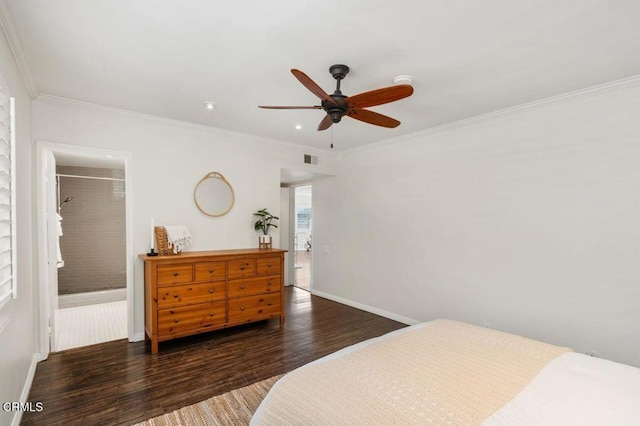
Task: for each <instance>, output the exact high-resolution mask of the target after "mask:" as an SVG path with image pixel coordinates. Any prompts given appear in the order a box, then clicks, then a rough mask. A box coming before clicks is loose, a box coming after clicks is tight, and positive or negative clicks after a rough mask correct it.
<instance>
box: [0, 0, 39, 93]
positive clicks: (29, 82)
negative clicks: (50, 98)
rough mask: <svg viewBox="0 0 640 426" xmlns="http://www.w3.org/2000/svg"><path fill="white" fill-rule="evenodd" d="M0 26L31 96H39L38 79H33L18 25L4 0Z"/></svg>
mask: <svg viewBox="0 0 640 426" xmlns="http://www.w3.org/2000/svg"><path fill="white" fill-rule="evenodd" d="M0 27H2V32H3V33H4V36H5V38H6V39H7V43H8V44H9V48H10V49H11V53H12V54H13V58H14V59H15V60H16V64H17V65H18V70H20V74H21V75H22V79H23V80H24V84H25V85H26V86H27V91H28V92H29V96H30V97H31V99H35V98H36V97H37V96H38V86H37V85H36V81H35V80H34V79H33V74H31V68H30V67H29V62H28V61H27V57H26V56H25V54H24V51H23V50H22V45H21V44H20V39H19V38H18V33H17V32H16V27H15V26H14V25H13V19H12V18H11V13H9V9H8V8H7V5H6V3H5V2H4V0H0Z"/></svg>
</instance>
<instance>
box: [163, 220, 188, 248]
mask: <svg viewBox="0 0 640 426" xmlns="http://www.w3.org/2000/svg"><path fill="white" fill-rule="evenodd" d="M164 229H165V231H167V242H168V243H169V244H171V245H173V252H174V253H179V252H181V251H182V249H183V248H184V247H185V246H188V245H189V244H191V234H190V233H189V229H188V228H187V227H186V226H165V227H164Z"/></svg>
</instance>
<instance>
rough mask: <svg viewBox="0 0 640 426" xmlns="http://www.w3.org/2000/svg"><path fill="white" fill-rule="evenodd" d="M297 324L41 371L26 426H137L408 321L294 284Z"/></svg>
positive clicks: (82, 354) (93, 350) (122, 347)
mask: <svg viewBox="0 0 640 426" xmlns="http://www.w3.org/2000/svg"><path fill="white" fill-rule="evenodd" d="M286 292H287V293H286V312H287V318H286V321H285V325H284V327H283V328H280V327H279V321H278V320H277V319H274V320H270V321H262V322H258V323H254V324H248V325H244V326H240V327H234V328H230V329H226V330H219V331H214V332H210V333H205V334H201V335H198V336H192V337H187V338H183V339H177V340H173V341H169V342H165V343H161V344H160V352H159V353H158V354H157V355H151V353H150V344H149V343H148V342H137V343H128V342H127V341H126V340H116V341H113V342H108V343H101V344H98V345H93V346H86V347H83V348H77V349H71V350H68V351H63V352H58V353H53V354H51V355H49V358H48V359H47V360H46V361H43V362H41V363H39V364H38V367H37V370H36V374H35V378H34V381H33V385H32V387H31V392H30V394H29V401H31V402H37V401H41V402H42V403H43V405H44V410H43V411H42V412H40V413H28V412H27V413H24V416H23V418H22V424H23V425H47V426H48V425H65V426H70V425H130V424H133V423H136V422H139V421H142V420H145V419H147V418H150V417H154V416H158V415H160V414H163V413H167V412H170V411H173V410H175V409H178V408H180V407H183V406H185V405H189V404H194V403H196V402H199V401H203V400H205V399H207V398H210V397H212V396H215V395H219V394H221V393H224V392H228V391H230V390H232V389H236V388H239V387H242V386H245V385H248V384H251V383H254V382H257V381H259V380H263V379H266V378H268V377H271V376H274V375H276V374H282V373H286V372H289V371H291V370H293V369H295V368H297V367H299V366H301V365H304V364H306V363H308V362H310V361H313V360H315V359H318V358H320V357H322V356H324V355H327V354H329V353H332V352H335V351H336V350H338V349H341V348H344V347H346V346H349V345H351V344H354V343H357V342H360V341H362V340H365V339H369V338H371V337H376V336H380V335H382V334H384V333H387V332H389V331H392V330H396V329H398V328H402V327H404V324H401V323H398V322H395V321H392V320H389V319H387V318H383V317H379V316H377V315H373V314H370V313H368V312H364V311H360V310H358V309H354V308H351V307H348V306H345V305H341V304H339V303H335V302H332V301H329V300H326V299H322V298H320V297H316V296H310V295H309V293H307V292H306V291H303V290H300V289H297V288H293V287H287V289H286Z"/></svg>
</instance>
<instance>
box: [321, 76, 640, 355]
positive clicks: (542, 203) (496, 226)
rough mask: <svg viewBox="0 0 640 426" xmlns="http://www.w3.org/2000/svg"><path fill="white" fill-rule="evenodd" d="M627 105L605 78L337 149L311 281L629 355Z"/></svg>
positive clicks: (639, 273) (637, 266) (639, 131)
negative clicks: (510, 107)
mask: <svg viewBox="0 0 640 426" xmlns="http://www.w3.org/2000/svg"><path fill="white" fill-rule="evenodd" d="M638 117H640V87H631V88H624V89H623V88H618V89H617V90H614V91H609V92H606V93H600V94H597V95H591V96H588V97H583V98H581V99H573V100H569V99H565V100H564V101H560V102H553V103H547V104H544V105H539V106H537V107H535V108H528V109H523V110H520V111H519V112H513V113H510V114H503V115H501V116H499V117H494V118H492V119H484V120H479V121H476V122H475V123H474V124H468V125H466V126H464V127H462V126H460V127H457V128H450V129H449V130H443V131H439V132H431V133H428V132H425V133H421V134H416V135H413V136H412V137H407V138H404V139H402V140H397V141H388V142H387V143H383V144H379V145H376V146H372V147H368V148H365V149H358V150H353V151H348V152H345V153H342V154H340V155H339V158H338V177H337V180H338V181H339V185H338V186H337V188H338V195H337V200H336V201H335V203H336V204H335V205H336V209H337V210H338V211H337V212H336V213H335V215H337V216H338V219H337V221H336V223H337V226H336V227H335V232H334V236H333V237H332V238H334V239H335V240H336V242H337V243H336V244H337V245H338V251H337V253H338V256H339V257H340V261H339V262H334V263H333V266H332V267H333V268H334V269H335V271H334V272H332V274H333V276H332V277H331V279H318V280H317V281H316V286H315V288H316V289H317V290H320V291H323V292H325V293H329V294H332V295H334V296H337V297H341V298H344V299H348V300H351V301H353V302H357V303H359V304H363V305H366V306H369V307H373V308H375V309H379V310H382V311H387V312H391V313H395V314H398V315H400V316H404V317H406V318H412V319H416V320H420V321H426V320H431V319H434V318H438V317H447V318H451V319H457V320H462V321H467V322H471V323H475V324H478V325H485V324H486V325H490V326H491V327H492V328H495V329H499V330H504V331H507V332H513V333H517V334H521V335H524V336H527V337H531V338H535V339H539V340H543V341H547V342H550V343H553V344H557V345H563V346H569V347H572V348H573V349H574V350H576V351H578V352H585V351H588V350H592V351H595V352H597V353H598V354H600V356H602V357H604V358H608V359H611V360H614V361H619V362H623V363H627V364H631V365H635V366H639V367H640V338H639V336H640V309H638V301H640V285H638V283H639V282H640V262H639V261H638V256H639V254H640V167H638V165H639V164H640V143H639V140H640V120H638ZM381 170H384V173H381V172H380V171H381ZM318 193H319V191H318V187H317V186H314V196H316V194H318ZM318 196H320V195H319V194H318ZM314 220H315V221H316V222H315V223H316V224H318V222H319V221H320V220H321V219H320V217H319V215H317V214H316V215H315V216H314ZM320 244H326V243H320ZM332 250H333V249H332ZM332 253H336V251H335V250H333V251H332ZM329 265H331V264H329ZM324 273H325V274H329V272H324Z"/></svg>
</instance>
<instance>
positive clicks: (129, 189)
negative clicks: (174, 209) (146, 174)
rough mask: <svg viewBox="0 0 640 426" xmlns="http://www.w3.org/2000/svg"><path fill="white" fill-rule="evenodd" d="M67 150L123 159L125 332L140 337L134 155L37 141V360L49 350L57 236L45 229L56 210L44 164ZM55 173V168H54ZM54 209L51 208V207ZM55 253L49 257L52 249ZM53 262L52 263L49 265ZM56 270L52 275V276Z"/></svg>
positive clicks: (76, 153)
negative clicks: (136, 279) (134, 246)
mask: <svg viewBox="0 0 640 426" xmlns="http://www.w3.org/2000/svg"><path fill="white" fill-rule="evenodd" d="M56 153H59V154H70V155H78V156H83V157H93V158H105V157H108V158H114V159H119V160H123V161H124V176H125V228H126V229H125V242H126V276H127V277H126V289H127V290H126V291H127V336H128V338H129V341H130V342H133V341H136V340H141V339H139V338H136V337H137V336H136V335H135V315H134V313H135V309H134V308H135V300H134V274H133V268H134V261H135V255H134V253H133V155H132V153H131V152H127V151H114V150H107V149H101V148H93V147H86V146H80V145H68V144H61V143H54V142H46V141H36V167H37V171H36V172H37V177H36V196H37V202H36V208H37V212H36V213H37V214H36V218H37V219H36V220H37V238H38V259H39V260H38V277H39V286H38V292H39V297H38V300H39V304H38V306H39V308H38V311H39V329H40V336H39V346H40V348H39V349H40V357H39V358H40V360H44V359H47V357H48V356H49V352H50V351H51V342H50V337H49V336H50V333H49V327H50V326H52V324H53V322H52V318H51V316H52V310H53V309H52V302H51V300H52V298H53V295H52V294H51V291H50V288H51V284H52V282H57V268H56V269H54V268H53V267H55V263H56V259H55V251H52V250H51V248H52V247H54V246H55V244H56V241H55V238H57V236H56V234H55V232H48V229H49V228H50V226H49V225H48V223H47V221H48V220H50V219H51V218H52V217H55V216H54V214H55V213H57V210H56V209H55V203H53V204H52V203H51V202H50V201H51V191H52V190H53V191H55V186H54V185H53V184H55V181H54V182H52V184H48V182H47V166H48V162H49V158H51V157H54V158H55V154H56ZM54 176H55V172H54ZM52 209H53V211H51V210H52ZM52 252H53V253H54V257H53V258H51V253H52ZM52 266H53V267H52ZM54 274H55V276H54Z"/></svg>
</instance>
